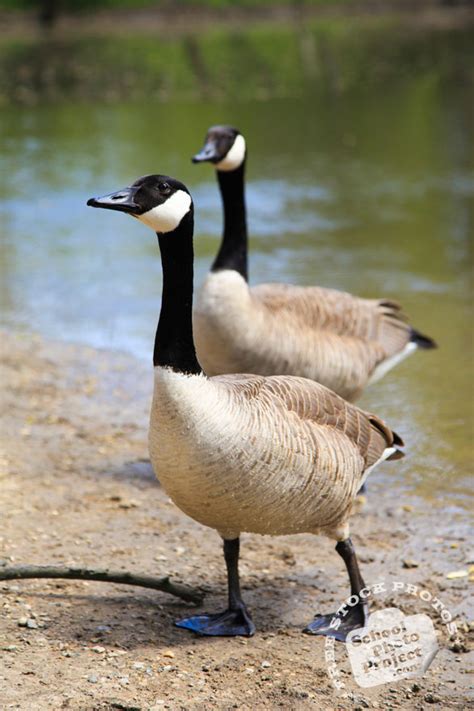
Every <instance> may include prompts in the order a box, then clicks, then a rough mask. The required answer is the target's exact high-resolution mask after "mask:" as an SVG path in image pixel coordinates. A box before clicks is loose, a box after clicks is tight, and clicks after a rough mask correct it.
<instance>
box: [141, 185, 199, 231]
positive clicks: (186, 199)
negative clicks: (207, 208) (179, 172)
mask: <svg viewBox="0 0 474 711" xmlns="http://www.w3.org/2000/svg"><path fill="white" fill-rule="evenodd" d="M190 207H191V195H189V193H185V192H184V190H177V191H176V192H175V193H173V195H171V196H170V197H169V198H168V199H167V200H166V202H164V203H163V204H162V205H157V206H156V207H152V209H151V210H148V212H144V213H143V215H136V217H137V218H138V219H139V220H140V221H141V222H143V223H144V224H145V225H148V227H151V229H152V230H154V231H155V232H172V231H173V230H175V229H176V228H177V226H178V225H179V223H180V222H181V220H182V219H183V217H184V216H185V215H186V214H187V213H188V212H189V209H190Z"/></svg>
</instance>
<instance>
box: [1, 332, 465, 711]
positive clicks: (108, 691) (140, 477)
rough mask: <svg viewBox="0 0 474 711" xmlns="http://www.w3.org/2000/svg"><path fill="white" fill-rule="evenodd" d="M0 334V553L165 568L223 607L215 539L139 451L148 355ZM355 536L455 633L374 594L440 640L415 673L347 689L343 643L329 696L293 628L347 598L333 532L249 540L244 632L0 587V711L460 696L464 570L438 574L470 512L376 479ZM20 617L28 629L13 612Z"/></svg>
mask: <svg viewBox="0 0 474 711" xmlns="http://www.w3.org/2000/svg"><path fill="white" fill-rule="evenodd" d="M0 336H1V343H2V384H3V386H4V387H3V401H4V402H3V407H2V412H3V419H4V422H3V429H2V432H3V438H4V451H3V453H2V455H1V465H2V468H1V474H0V477H1V498H2V509H3V512H4V516H3V520H2V523H1V531H0V535H1V552H0V557H1V558H2V559H3V561H2V563H3V564H7V565H10V564H26V563H36V564H55V565H59V564H76V565H79V564H81V565H84V566H91V567H92V566H100V567H111V568H112V567H113V568H119V569H124V570H132V571H140V572H143V573H148V574H155V575H160V574H167V573H169V574H170V575H171V576H172V578H173V579H174V580H176V581H181V582H185V583H187V584H188V585H191V586H193V587H201V588H202V589H204V590H205V591H206V600H205V603H204V605H203V608H202V609H216V608H219V607H220V606H222V603H223V602H224V595H225V580H224V568H223V561H222V560H221V555H220V546H219V541H218V539H217V536H216V534H215V533H214V532H213V531H210V530H206V529H204V528H203V527H201V526H199V525H198V524H196V523H194V522H193V521H191V520H189V519H187V518H186V517H185V516H184V515H183V514H181V513H180V512H179V511H178V510H177V509H176V508H175V507H174V505H173V504H172V503H171V502H170V501H169V499H168V497H167V496H166V494H165V493H164V491H163V490H162V489H161V488H160V486H159V484H158V483H157V481H156V479H155V477H154V476H153V473H152V471H151V468H150V465H149V463H148V460H147V443H146V430H147V419H148V407H149V400H150V393H151V368H148V367H147V365H146V364H143V363H139V362H137V361H135V360H134V359H133V358H131V357H128V356H124V355H119V354H114V353H108V352H105V351H96V350H93V349H91V348H87V347H82V346H72V345H67V344H61V343H52V342H48V341H45V340H43V339H41V338H40V337H37V336H30V335H12V334H9V333H2V334H0ZM394 465H396V463H392V464H391V465H390V464H387V466H394ZM371 481H372V480H371ZM353 539H354V542H355V544H356V546H357V550H358V551H359V556H360V559H361V563H362V567H363V573H364V576H365V578H366V580H367V582H370V583H374V582H380V581H386V583H387V589H388V588H389V587H390V585H389V584H390V583H391V582H392V581H402V582H404V583H412V584H414V585H416V586H418V588H419V589H427V590H429V591H430V593H431V594H432V595H436V596H438V597H439V599H440V600H442V602H443V604H444V605H445V606H446V608H448V609H449V611H450V612H451V613H452V615H453V617H454V618H455V620H456V623H457V624H458V628H459V629H460V632H461V638H462V641H461V643H459V642H458V643H455V644H453V641H452V640H449V638H448V636H447V634H446V628H445V626H443V625H442V624H441V621H440V619H439V618H438V616H437V615H436V613H434V612H433V610H432V609H431V608H430V606H429V603H426V602H422V600H420V599H419V598H418V597H417V596H416V595H410V594H407V593H402V594H398V595H395V594H389V595H385V596H382V597H380V598H376V599H375V601H374V606H373V607H374V608H380V607H387V606H396V607H399V608H400V609H402V610H403V611H404V612H405V613H406V614H414V613H421V612H425V613H427V614H430V612H431V615H430V616H431V617H432V619H433V623H434V624H435V627H436V629H437V631H438V632H439V635H438V643H439V646H440V651H439V652H438V655H437V656H436V658H435V660H434V662H433V664H432V665H431V667H430V668H429V670H428V672H427V673H426V675H425V676H424V677H423V678H421V679H420V678H417V679H404V680H401V681H397V682H393V683H390V684H386V685H383V686H377V687H372V688H367V689H364V688H361V687H358V686H357V684H356V683H355V682H354V680H353V678H352V676H351V674H350V671H349V666H348V662H347V659H346V653H345V649H344V647H343V645H339V646H338V647H337V649H336V656H337V660H338V664H339V666H340V668H341V670H342V671H341V673H342V678H343V679H344V681H345V683H346V688H347V689H348V690H349V692H350V694H351V695H350V697H349V698H342V697H340V696H338V695H337V694H336V692H335V690H334V688H333V686H332V684H331V682H330V680H329V677H328V675H327V667H326V662H325V659H324V640H323V639H319V638H310V637H306V636H304V635H302V634H301V631H300V630H301V628H302V627H303V626H304V624H305V623H307V622H309V621H310V620H311V618H312V616H313V614H314V613H315V612H317V611H331V610H332V609H334V608H335V607H336V606H337V605H339V604H340V603H341V602H342V601H343V600H344V598H345V597H346V595H347V593H348V591H347V581H346V575H345V572H344V570H343V568H342V565H341V562H340V560H339V559H338V556H337V555H336V554H335V553H334V550H333V545H332V543H331V542H330V541H326V540H324V539H319V538H318V539H316V538H314V537H312V536H292V537H288V538H279V539H270V538H259V537H256V536H244V537H243V541H242V566H241V572H242V581H243V586H244V594H245V598H246V600H247V601H248V604H249V607H250V609H251V610H252V614H253V618H254V621H255V623H256V625H257V630H258V631H257V634H256V635H255V637H254V638H252V639H249V640H246V639H198V638H195V637H194V636H192V635H190V634H188V633H186V632H185V631H184V630H178V629H176V628H174V627H173V625H172V620H173V619H175V618H179V617H181V616H185V615H186V614H187V613H188V612H189V609H190V606H189V605H186V604H184V603H181V602H179V601H177V600H176V599H175V598H172V597H170V596H167V595H165V594H164V593H157V592H152V591H147V590H142V589H139V588H135V589H131V588H128V587H125V586H116V585H108V584H104V583H84V582H72V581H67V582H66V581H46V580H33V581H20V582H15V583H3V584H1V588H2V592H3V596H2V597H3V614H2V617H1V632H0V638H1V640H2V641H1V647H2V659H3V664H2V670H1V672H0V677H3V679H1V681H0V688H1V689H2V691H1V708H2V709H21V711H43V710H46V709H54V711H58V710H59V709H70V710H72V711H76V710H77V711H78V710H80V711H102V710H104V711H105V710H109V709H122V710H123V711H127V710H128V711H132V709H134V710H136V711H138V710H140V711H147V710H150V709H153V711H156V710H157V709H161V708H168V709H173V710H174V709H203V710H204V709H206V710H207V709H231V708H237V709H242V710H246V709H273V708H286V709H290V708H291V709H306V708H308V709H323V710H326V709H362V708H380V709H382V708H384V709H394V708H400V709H422V708H439V709H451V708H457V709H465V708H467V707H468V705H469V701H468V698H469V697H468V675H467V670H468V665H469V660H471V662H472V657H473V653H472V652H470V653H469V652H467V651H466V650H467V646H468V636H469V635H468V626H467V625H466V621H467V620H468V619H469V612H468V609H467V603H468V597H469V588H468V586H469V583H468V579H467V577H462V578H455V579H449V578H447V574H448V573H449V572H450V571H459V570H464V569H467V568H468V567H469V562H470V557H472V553H471V551H470V550H469V547H470V546H469V544H470V541H469V538H468V528H467V521H466V519H465V517H464V516H463V515H462V514H454V513H452V512H450V511H446V510H444V509H443V508H442V507H440V508H439V509H433V508H432V507H430V508H429V509H428V510H427V507H425V505H424V503H423V501H421V500H418V499H413V500H408V499H401V498H400V497H399V496H397V495H395V494H394V493H393V492H390V491H389V490H387V487H383V486H382V485H381V484H380V483H379V484H378V483H377V479H376V476H375V477H373V483H371V488H370V492H369V497H368V501H367V502H366V504H365V505H364V506H363V508H362V509H361V511H360V512H359V513H358V514H357V515H356V516H355V517H354V520H353ZM471 562H472V560H471ZM25 619H26V620H29V621H30V622H29V625H30V626H27V627H25V626H20V625H19V622H20V623H21V624H22V625H24V624H25ZM471 619H472V618H471Z"/></svg>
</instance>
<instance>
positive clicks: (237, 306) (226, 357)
mask: <svg viewBox="0 0 474 711" xmlns="http://www.w3.org/2000/svg"><path fill="white" fill-rule="evenodd" d="M203 161H210V162H211V163H213V164H214V167H215V168H216V172H217V180H218V182H219V188H220V192H221V196H222V201H223V207H224V233H223V239H222V243H221V246H220V249H219V251H218V253H217V256H216V258H215V260H214V263H213V265H212V267H211V271H210V273H209V274H208V276H207V277H206V279H205V281H204V284H203V286H202V288H201V290H200V291H199V293H198V296H197V299H196V304H195V308H194V316H193V319H194V336H195V342H196V350H197V354H198V358H199V362H200V363H201V365H202V367H203V368H204V371H205V372H206V373H207V374H208V375H218V374H219V373H238V372H241V373H259V374H261V375H277V374H281V375H301V376H303V377H305V378H310V379H311V380H316V381H317V382H319V383H322V384H323V385H326V386H327V387H328V388H331V390H334V391H335V392H336V393H338V394H339V395H341V396H342V397H344V398H345V399H347V400H355V399H356V398H357V397H358V396H359V395H360V394H361V393H362V390H363V389H364V387H365V386H366V385H368V384H369V383H373V382H375V381H377V380H379V379H380V378H381V377H382V376H383V375H385V373H386V372H387V371H388V370H390V369H391V368H393V366H394V365H396V364H397V363H398V362H400V361H401V360H403V359H404V358H405V357H406V356H407V355H409V354H410V353H411V352H412V351H414V350H416V349H417V348H434V347H435V343H434V341H433V340H432V339H431V338H428V337H426V336H423V335H421V334H420V333H418V332H417V331H415V330H414V329H413V328H411V326H410V325H409V324H407V323H406V320H405V317H404V316H403V314H402V312H401V310H400V306H399V305H398V304H397V303H395V302H394V301H389V300H387V299H362V298H359V297H357V296H352V295H351V294H347V293H345V292H342V291H337V290H335V289H325V288H321V287H299V286H291V285H289V284H259V285H258V286H255V287H252V288H250V287H249V286H248V283H247V277H248V274H247V224H246V209H245V196H244V171H245V161H246V145H245V139H244V137H243V136H242V134H241V133H240V132H239V131H237V129H235V128H232V127H230V126H214V127H212V128H210V129H209V131H208V133H207V137H206V142H205V145H204V148H203V149H202V150H201V151H200V153H198V154H197V155H195V156H194V158H193V162H194V163H201V162H203Z"/></svg>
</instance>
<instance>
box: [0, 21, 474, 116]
mask: <svg viewBox="0 0 474 711" xmlns="http://www.w3.org/2000/svg"><path fill="white" fill-rule="evenodd" d="M362 29H363V30H364V31H363V32H362ZM471 39H472V37H471V35H470V33H469V31H467V30H466V31H458V32H454V33H452V34H451V35H450V39H449V42H451V43H452V44H453V49H454V48H456V51H455V52H454V51H446V50H445V51H439V46H438V43H437V33H436V32H431V33H417V32H416V30H413V31H412V32H410V31H407V30H406V28H403V29H401V28H397V27H395V26H393V25H392V24H391V23H390V21H388V20H384V21H377V22H376V23H375V22H370V23H369V24H368V25H367V26H365V28H364V27H363V26H362V25H358V24H355V23H354V22H353V21H352V22H351V23H349V22H346V21H344V20H325V21H313V22H311V23H305V24H304V25H296V26H293V27H287V26H277V27H265V26H258V27H255V28H253V29H248V30H229V29H219V30H208V31H206V32H199V33H195V34H193V33H188V34H185V35H181V36H177V37H172V36H169V35H166V33H165V30H163V31H162V32H161V33H160V34H159V35H156V34H155V35H151V34H147V35H143V34H142V35H137V36H135V35H132V36H131V35H126V36H120V37H115V36H107V35H106V36H101V37H79V38H76V37H73V38H68V39H61V38H55V37H50V38H45V37H43V38H39V39H38V38H36V39H35V38H31V39H4V40H3V41H0V102H2V103H6V102H10V101H13V102H20V103H36V102H38V101H43V100H48V101H56V100H60V99H64V98H69V97H76V98H85V99H97V100H106V101H117V100H135V99H138V100H139V99H141V98H144V97H146V98H147V99H148V100H149V99H152V100H153V99H154V100H159V101H163V100H168V99H171V98H173V99H175V98H181V99H196V98H207V99H210V98H212V99H217V100H219V99H224V98H227V97H233V98H234V99H240V100H242V99H243V100H245V99H260V100H264V99H266V98H269V97H289V96H292V97H296V96H302V95H305V94H306V93H308V92H314V91H316V92H325V93H327V94H340V93H344V92H347V91H351V90H356V91H357V92H364V91H365V90H366V89H367V88H369V89H370V88H371V87H373V86H377V85H383V84H384V83H385V82H391V83H394V84H397V83H399V82H400V81H402V80H405V79H406V78H409V77H410V76H412V75H414V74H416V75H417V76H418V77H420V76H423V77H424V78H425V80H426V81H428V82H430V81H433V82H436V81H440V80H447V81H450V80H451V81H455V82H467V81H469V80H470V79H472V68H473V66H474V62H473V61H472V60H473V45H472V41H471ZM454 45H455V47H454Z"/></svg>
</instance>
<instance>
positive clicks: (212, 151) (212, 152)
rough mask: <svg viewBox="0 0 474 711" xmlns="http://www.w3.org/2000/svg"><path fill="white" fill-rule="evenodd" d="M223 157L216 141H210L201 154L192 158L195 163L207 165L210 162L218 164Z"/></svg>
mask: <svg viewBox="0 0 474 711" xmlns="http://www.w3.org/2000/svg"><path fill="white" fill-rule="evenodd" d="M221 158H222V156H221V155H220V153H219V151H218V150H217V145H216V142H215V141H208V142H207V143H206V144H205V146H204V148H202V149H201V150H200V151H199V153H196V155H195V156H193V157H192V158H191V160H192V162H193V163H205V162H206V161H209V162H210V163H218V162H219V161H220V160H221Z"/></svg>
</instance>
